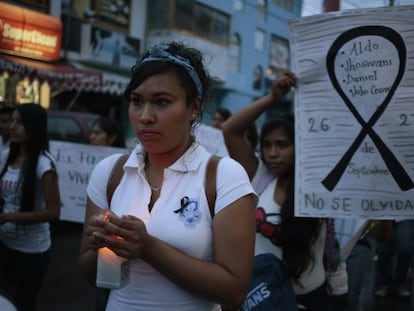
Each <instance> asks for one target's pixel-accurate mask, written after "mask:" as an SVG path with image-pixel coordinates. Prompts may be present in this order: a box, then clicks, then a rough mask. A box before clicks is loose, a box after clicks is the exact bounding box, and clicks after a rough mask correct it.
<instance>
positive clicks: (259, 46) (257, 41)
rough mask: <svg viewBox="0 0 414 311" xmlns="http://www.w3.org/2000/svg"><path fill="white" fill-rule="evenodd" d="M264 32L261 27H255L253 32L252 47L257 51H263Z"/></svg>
mask: <svg viewBox="0 0 414 311" xmlns="http://www.w3.org/2000/svg"><path fill="white" fill-rule="evenodd" d="M265 37H266V33H265V31H264V30H263V29H259V28H257V29H256V31H255V33H254V48H255V49H256V50H258V51H263V49H264V45H265Z"/></svg>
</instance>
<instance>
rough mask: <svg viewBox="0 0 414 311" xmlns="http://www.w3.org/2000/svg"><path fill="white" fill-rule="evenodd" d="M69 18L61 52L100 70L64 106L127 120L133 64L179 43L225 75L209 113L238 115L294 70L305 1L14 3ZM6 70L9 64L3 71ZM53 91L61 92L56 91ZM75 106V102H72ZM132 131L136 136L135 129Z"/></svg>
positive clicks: (65, 96)
mask: <svg viewBox="0 0 414 311" xmlns="http://www.w3.org/2000/svg"><path fill="white" fill-rule="evenodd" d="M6 2H8V3H11V4H13V5H18V6H23V7H25V8H29V9H31V10H36V11H41V12H43V13H46V14H50V15H52V16H54V17H57V18H59V19H60V20H61V21H62V42H61V52H60V57H61V60H63V61H64V62H65V63H68V64H69V65H71V66H73V67H75V68H77V69H79V70H84V71H85V72H96V73H99V75H100V77H101V81H100V84H99V86H96V85H95V86H94V88H93V89H87V90H85V89H82V90H76V89H75V90H74V89H71V90H63V91H60V92H57V93H59V94H60V95H59V96H56V97H55V98H53V99H52V101H51V107H55V108H57V109H66V110H68V108H70V109H72V110H83V111H90V112H95V113H100V114H104V115H105V114H106V115H110V116H113V117H117V118H119V119H120V121H121V122H122V123H125V124H127V118H126V111H127V109H126V107H127V102H126V101H125V99H124V98H123V97H122V93H123V90H124V89H125V86H126V84H127V82H128V78H129V73H130V68H131V67H132V66H133V65H134V63H135V61H136V58H137V56H139V54H141V53H142V52H143V51H144V50H146V49H147V48H148V47H149V46H150V45H151V44H153V43H159V42H165V41H171V40H179V41H184V42H188V43H190V44H192V45H194V46H195V47H197V48H200V49H201V50H202V51H203V52H204V54H205V56H206V62H207V66H208V69H209V71H210V73H211V74H212V75H213V76H216V77H217V78H219V79H220V81H221V83H220V84H219V85H218V87H217V89H216V90H215V94H214V101H213V103H212V106H211V108H212V109H210V110H209V111H207V113H206V114H205V120H204V122H205V123H208V122H209V119H210V118H211V114H212V111H213V110H214V108H217V107H225V108H228V109H229V110H231V111H232V112H234V111H237V110H239V109H240V108H242V107H243V106H244V105H247V104H248V103H250V102H251V101H252V100H254V99H256V98H258V97H260V96H262V95H263V94H264V93H265V92H266V91H267V90H268V89H269V86H270V82H271V81H272V80H273V79H274V77H275V75H276V74H277V73H278V72H280V71H283V70H285V69H288V68H289V67H290V52H289V39H288V36H289V33H288V20H289V19H290V18H294V17H298V16H300V13H301V3H302V1H301V0H225V1H218V0H199V1H195V0H123V1H103V0H98V1H92V0H79V1H70V0H56V1H51V0H42V1H31V0H22V1H6ZM0 69H1V68H0ZM52 93H53V92H52ZM69 104H70V105H71V106H70V107H68V105H69ZM127 134H128V133H127Z"/></svg>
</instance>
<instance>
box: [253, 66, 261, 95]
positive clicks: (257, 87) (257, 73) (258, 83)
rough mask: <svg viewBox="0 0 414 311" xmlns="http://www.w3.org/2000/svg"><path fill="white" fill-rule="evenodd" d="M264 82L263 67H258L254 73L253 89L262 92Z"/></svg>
mask: <svg viewBox="0 0 414 311" xmlns="http://www.w3.org/2000/svg"><path fill="white" fill-rule="evenodd" d="M262 81H263V69H262V67H261V66H259V65H257V66H256V68H255V69H254V73H253V89H255V90H258V91H259V90H261V89H262Z"/></svg>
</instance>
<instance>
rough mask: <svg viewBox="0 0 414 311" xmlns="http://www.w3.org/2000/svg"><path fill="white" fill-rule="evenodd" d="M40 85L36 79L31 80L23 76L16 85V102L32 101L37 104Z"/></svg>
mask: <svg viewBox="0 0 414 311" xmlns="http://www.w3.org/2000/svg"><path fill="white" fill-rule="evenodd" d="M39 101H40V85H39V81H38V80H34V81H33V82H31V81H30V80H29V79H27V78H24V79H23V80H21V81H20V82H18V83H17V86H16V104H26V103H34V104H39Z"/></svg>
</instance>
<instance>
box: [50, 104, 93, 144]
mask: <svg viewBox="0 0 414 311" xmlns="http://www.w3.org/2000/svg"><path fill="white" fill-rule="evenodd" d="M99 117H100V115H98V114H94V113H86V112H74V111H58V110H49V111H48V124H47V125H48V131H49V139H50V140H60V141H68V142H74V143H84V144H87V143H89V134H90V133H91V130H92V126H93V123H94V121H95V120H96V119H97V118H99Z"/></svg>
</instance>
